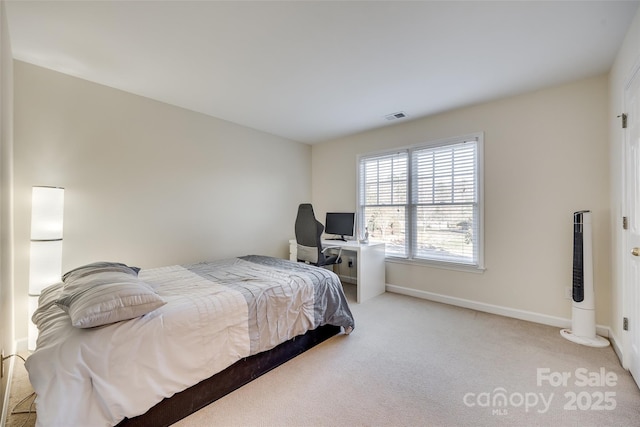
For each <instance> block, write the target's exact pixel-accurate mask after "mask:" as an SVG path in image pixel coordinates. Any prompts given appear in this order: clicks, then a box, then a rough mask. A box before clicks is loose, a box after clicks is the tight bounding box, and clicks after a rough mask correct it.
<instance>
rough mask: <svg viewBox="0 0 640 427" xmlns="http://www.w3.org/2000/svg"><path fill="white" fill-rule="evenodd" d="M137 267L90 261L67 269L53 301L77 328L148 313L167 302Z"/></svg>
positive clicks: (109, 322) (106, 323)
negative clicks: (58, 292)
mask: <svg viewBox="0 0 640 427" xmlns="http://www.w3.org/2000/svg"><path fill="white" fill-rule="evenodd" d="M138 270H139V269H137V268H136V267H129V266H127V265H125V264H120V263H106V262H100V263H93V264H88V265H85V266H82V267H79V268H76V269H74V270H71V271H70V272H68V273H66V274H65V275H64V276H63V277H62V278H63V282H64V287H63V289H62V292H61V293H60V295H59V296H58V299H57V300H56V305H58V307H60V308H61V309H62V310H64V311H66V312H67V313H68V314H69V317H71V324H72V325H73V326H75V327H77V328H92V327H95V326H102V325H108V324H111V323H115V322H119V321H122V320H128V319H133V318H136V317H139V316H142V315H144V314H147V313H149V312H151V311H153V310H155V309H156V308H158V307H161V306H163V305H164V304H166V302H165V301H164V300H163V299H162V298H160V296H159V295H158V294H157V293H156V292H155V290H154V289H153V287H152V286H151V285H149V284H148V283H145V282H143V281H142V280H140V279H139V278H138Z"/></svg>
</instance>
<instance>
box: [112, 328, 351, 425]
mask: <svg viewBox="0 0 640 427" xmlns="http://www.w3.org/2000/svg"><path fill="white" fill-rule="evenodd" d="M339 332H340V327H339V326H333V325H325V326H320V327H318V328H316V329H314V330H312V331H308V332H307V333H306V334H304V335H300V336H297V337H294V338H292V339H290V340H289V341H286V342H284V343H282V344H280V345H278V346H277V347H274V348H273V349H271V350H269V351H265V352H262V353H258V354H254V355H253V356H249V357H246V358H244V359H241V360H239V361H237V362H236V363H234V364H233V365H231V366H229V367H228V368H227V369H225V370H223V371H221V372H218V373H217V374H215V375H213V376H212V377H210V378H208V379H206V380H203V381H201V382H199V383H198V384H196V385H194V386H192V387H189V388H188V389H186V390H184V391H181V392H179V393H176V394H174V395H173V396H171V397H169V398H166V399H164V400H163V401H161V402H160V403H158V404H157V405H155V406H154V407H152V408H151V409H149V410H148V411H147V412H146V413H144V414H142V415H139V416H137V417H134V418H125V419H124V420H122V421H121V422H120V423H119V424H118V426H119V427H124V426H126V427H137V426H145V427H146V426H153V427H156V426H169V425H171V424H173V423H175V422H177V421H179V420H181V419H183V418H185V417H186V416H188V415H190V414H192V413H194V412H196V411H198V410H199V409H202V408H204V407H205V406H207V405H208V404H210V403H212V402H215V401H216V400H218V399H220V398H221V397H223V396H225V395H227V394H229V393H231V392H232V391H234V390H236V389H238V388H240V387H242V386H243V385H245V384H247V383H249V382H251V381H253V380H255V379H256V378H258V377H259V376H261V375H263V374H266V373H267V372H269V371H270V370H272V369H274V368H276V367H278V366H280V365H282V364H283V363H285V362H286V361H288V360H291V359H293V358H294V357H296V356H298V355H299V354H302V353H304V352H305V351H307V350H309V349H310V348H312V347H314V346H316V345H317V344H320V343H321V342H323V341H325V340H327V339H329V338H331V337H332V336H334V335H337V334H338V333H339Z"/></svg>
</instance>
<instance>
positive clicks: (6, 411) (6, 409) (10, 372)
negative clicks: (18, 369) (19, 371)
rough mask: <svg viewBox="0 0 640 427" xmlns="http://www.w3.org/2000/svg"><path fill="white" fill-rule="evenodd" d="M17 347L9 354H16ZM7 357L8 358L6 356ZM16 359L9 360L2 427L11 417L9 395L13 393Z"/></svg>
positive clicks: (1, 418)
mask: <svg viewBox="0 0 640 427" xmlns="http://www.w3.org/2000/svg"><path fill="white" fill-rule="evenodd" d="M16 347H17V345H16V344H15V343H14V344H13V348H12V349H11V350H10V352H9V354H15V353H16ZM5 356H7V355H6V354H5ZM15 359H16V358H15V357H10V358H8V359H7V362H8V363H9V369H7V370H6V371H5V374H6V375H7V388H6V389H5V391H4V401H3V402H2V413H1V414H0V415H1V416H0V427H4V426H5V425H6V423H7V417H8V416H9V410H10V409H9V394H10V393H11V379H12V378H13V366H14V363H15Z"/></svg>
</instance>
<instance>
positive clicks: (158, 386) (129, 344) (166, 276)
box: [26, 256, 354, 426]
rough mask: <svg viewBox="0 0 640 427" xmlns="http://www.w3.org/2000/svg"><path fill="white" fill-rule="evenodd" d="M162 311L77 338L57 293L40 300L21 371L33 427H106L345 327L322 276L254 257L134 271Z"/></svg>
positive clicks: (345, 314) (79, 331) (342, 306)
mask: <svg viewBox="0 0 640 427" xmlns="http://www.w3.org/2000/svg"><path fill="white" fill-rule="evenodd" d="M138 277H139V278H140V279H141V280H142V281H144V282H145V283H146V284H149V285H150V286H151V287H152V288H153V290H154V291H155V292H156V293H157V294H158V295H159V296H160V297H161V298H162V300H163V301H164V302H166V303H165V304H164V305H162V306H160V307H159V308H156V309H155V310H153V311H151V312H149V313H147V314H144V315H142V316H139V317H135V318H132V319H129V320H124V321H119V322H116V323H112V324H108V325H104V326H98V327H92V328H79V327H75V326H73V325H72V323H71V318H70V317H69V314H67V313H66V312H65V311H64V310H62V309H61V308H60V307H59V305H58V304H56V301H59V297H60V294H61V292H62V291H63V283H59V284H56V285H53V286H51V287H49V288H47V289H46V290H44V291H43V292H42V294H41V296H40V301H39V309H38V310H37V311H36V313H35V314H34V317H33V319H34V321H35V323H36V325H37V327H38V329H39V337H38V341H37V347H36V350H35V351H34V353H33V354H32V355H31V356H29V358H28V359H27V362H26V368H27V371H28V373H29V379H30V381H31V384H32V386H33V388H34V390H35V392H36V396H37V397H36V410H37V425H39V426H88V425H91V426H110V425H115V424H117V423H118V422H120V421H121V420H122V419H124V418H125V417H126V418H132V417H134V416H137V415H141V414H143V413H145V412H146V411H147V410H148V409H149V408H150V407H152V406H153V405H155V404H156V403H158V402H160V401H161V400H162V399H164V398H166V397H170V396H172V395H173V394H175V393H177V392H179V391H182V390H184V389H186V388H188V387H190V386H192V385H194V384H197V383H198V382H200V381H202V380H203V379H206V378H209V377H210V376H212V375H214V374H216V373H218V372H220V371H222V370H223V369H225V368H226V367H228V366H230V365H232V364H233V363H235V362H236V361H238V360H240V359H242V358H245V357H248V356H250V355H253V354H257V353H260V352H263V351H266V350H269V349H271V348H273V347H275V346H277V345H278V344H280V343H282V342H285V341H287V340H289V339H291V338H293V337H296V336H298V335H301V334H304V333H305V332H306V331H308V330H311V329H315V328H317V327H318V326H321V325H325V324H330V325H335V326H340V327H343V328H344V332H345V333H350V332H351V331H352V330H353V328H354V320H353V316H352V314H351V311H350V310H349V307H348V304H347V301H346V298H345V296H344V293H343V291H342V286H341V284H340V280H339V279H338V277H337V276H336V275H335V274H334V273H333V272H331V271H329V270H326V269H323V268H318V267H313V266H309V265H306V264H302V263H295V262H291V261H288V260H281V259H276V258H270V257H263V256H246V257H241V258H232V259H226V260H218V261H214V262H205V263H197V264H189V265H174V266H167V267H160V268H152V269H143V270H140V271H139V274H138Z"/></svg>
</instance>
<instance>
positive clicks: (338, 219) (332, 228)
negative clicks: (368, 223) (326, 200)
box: [324, 212, 356, 241]
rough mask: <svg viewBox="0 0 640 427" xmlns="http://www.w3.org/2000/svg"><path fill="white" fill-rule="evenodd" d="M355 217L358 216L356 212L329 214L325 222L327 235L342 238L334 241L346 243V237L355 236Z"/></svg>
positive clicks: (336, 238)
mask: <svg viewBox="0 0 640 427" xmlns="http://www.w3.org/2000/svg"><path fill="white" fill-rule="evenodd" d="M355 217H356V214H355V213H354V212H327V216H326V219H325V222H324V227H325V228H324V232H325V234H333V235H335V236H340V237H335V238H333V239H334V240H345V241H346V239H345V238H344V237H345V236H349V237H352V236H353V229H354V224H355ZM329 240H331V239H329Z"/></svg>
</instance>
